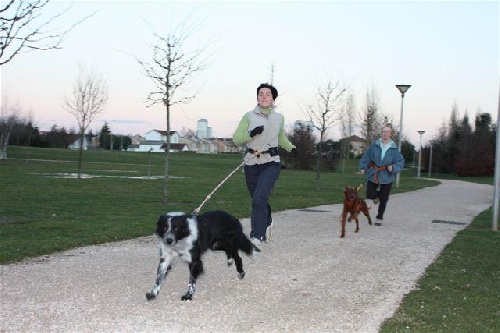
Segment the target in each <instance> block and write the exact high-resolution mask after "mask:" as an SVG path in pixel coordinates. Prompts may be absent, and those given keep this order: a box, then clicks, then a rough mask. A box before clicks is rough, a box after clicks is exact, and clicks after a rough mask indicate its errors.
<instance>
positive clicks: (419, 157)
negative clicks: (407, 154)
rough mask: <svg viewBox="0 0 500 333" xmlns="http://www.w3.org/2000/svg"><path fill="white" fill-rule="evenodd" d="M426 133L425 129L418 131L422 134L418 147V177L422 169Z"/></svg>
mask: <svg viewBox="0 0 500 333" xmlns="http://www.w3.org/2000/svg"><path fill="white" fill-rule="evenodd" d="M424 133H425V131H418V134H420V148H419V149H418V172H417V178H420V169H422V135H423V134H424Z"/></svg>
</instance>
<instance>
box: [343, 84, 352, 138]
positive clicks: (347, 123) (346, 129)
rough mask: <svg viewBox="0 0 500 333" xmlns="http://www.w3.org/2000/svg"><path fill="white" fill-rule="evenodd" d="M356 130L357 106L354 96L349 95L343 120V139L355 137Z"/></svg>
mask: <svg viewBox="0 0 500 333" xmlns="http://www.w3.org/2000/svg"><path fill="white" fill-rule="evenodd" d="M355 128H356V106H355V105H354V96H353V95H352V94H349V96H347V99H346V101H345V104H344V110H343V114H342V120H341V129H342V137H343V138H348V137H351V136H353V135H354V131H355Z"/></svg>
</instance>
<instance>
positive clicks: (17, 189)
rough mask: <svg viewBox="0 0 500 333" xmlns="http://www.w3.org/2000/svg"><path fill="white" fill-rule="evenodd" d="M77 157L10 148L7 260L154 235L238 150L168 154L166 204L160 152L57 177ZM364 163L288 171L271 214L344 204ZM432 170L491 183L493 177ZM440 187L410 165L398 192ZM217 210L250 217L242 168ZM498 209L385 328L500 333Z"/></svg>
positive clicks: (88, 157)
mask: <svg viewBox="0 0 500 333" xmlns="http://www.w3.org/2000/svg"><path fill="white" fill-rule="evenodd" d="M76 161H77V152H75V151H71V150H67V149H34V148H27V147H10V148H9V159H8V160H0V199H1V204H0V244H2V246H1V247H0V263H1V264H6V263H11V262H16V261H20V260H22V259H24V258H27V257H34V256H40V255H44V254H50V253H53V252H55V251H63V250H66V249H70V248H74V247H78V246H84V245H90V244H99V243H105V242H110V241H117V240H124V239H130V238H135V237H139V236H145V235H151V234H152V233H153V231H154V222H155V221H156V219H157V217H158V215H159V214H160V213H162V212H165V211H174V210H183V211H193V210H194V209H195V208H196V207H198V206H199V205H200V204H201V203H202V201H203V200H204V199H205V197H206V196H207V195H208V194H209V193H210V192H211V191H212V190H213V189H214V188H215V186H216V185H217V184H219V182H220V181H221V180H222V179H224V178H225V177H226V176H227V175H228V174H229V173H230V172H231V171H232V170H234V168H236V167H237V166H238V165H239V164H240V163H241V156H238V155H222V154H219V155H202V154H185V153H183V154H171V161H170V175H171V176H172V178H171V179H170V188H169V205H167V206H165V205H163V204H162V203H161V201H162V193H163V179H162V178H161V177H162V176H163V168H164V155H163V154H151V167H149V166H148V161H149V155H148V154H147V153H127V152H109V151H86V152H84V170H83V171H84V173H85V174H88V175H93V176H99V177H98V178H87V179H72V178H60V177H56V176H57V175H59V174H64V173H68V174H69V173H75V172H76V167H77V162H76ZM357 162H358V161H357V160H355V161H348V165H347V166H346V172H345V173H322V174H321V178H320V182H319V184H318V182H317V181H316V173H315V172H314V171H292V170H286V169H285V170H283V171H282V173H281V175H280V178H279V180H278V183H277V185H276V187H275V189H274V192H273V194H272V196H271V199H270V203H271V205H272V207H273V210H275V211H281V210H285V209H294V208H305V207H313V206H317V205H324V204H334V203H341V202H342V191H343V188H344V186H346V185H357V184H359V183H361V182H363V176H361V175H358V174H356V173H355V171H356V170H357ZM149 170H150V171H151V175H152V176H153V177H151V179H148V175H149V172H150V171H149ZM424 176H425V175H422V177H424ZM432 176H433V178H446V179H461V180H466V181H474V182H478V183H486V184H493V178H492V177H484V178H466V179H464V178H457V177H454V176H449V175H432ZM131 177H136V178H131ZM140 177H142V178H140ZM156 177H159V179H156ZM437 184H438V182H437V181H434V180H426V179H424V178H421V179H418V178H416V177H415V174H414V172H413V171H411V170H405V171H404V172H403V174H402V175H401V179H400V187H399V188H396V187H393V192H392V193H399V192H407V191H413V190H417V189H420V188H423V187H427V186H436V185H437ZM215 208H222V209H226V210H228V211H231V212H232V213H233V214H234V215H236V216H237V217H239V218H244V217H248V216H249V215H250V198H249V195H248V193H247V191H246V188H245V184H244V177H243V174H242V172H241V170H238V171H237V172H236V173H235V174H234V175H233V176H232V177H231V178H230V179H229V180H227V182H226V183H225V184H224V185H223V186H222V187H220V189H219V190H218V191H217V192H216V193H215V194H214V195H213V196H212V198H211V199H210V200H208V202H207V203H206V204H205V206H204V207H203V209H202V211H205V210H209V209H215ZM491 214H492V213H491V209H489V210H487V211H485V212H483V213H482V214H480V215H479V216H478V217H476V218H475V219H474V221H473V222H472V224H471V225H470V226H469V227H468V228H467V229H465V230H462V231H460V232H459V233H458V234H457V236H456V237H455V238H454V240H453V241H452V243H450V244H449V245H448V246H447V247H446V248H445V249H444V251H443V253H442V254H441V255H440V257H439V258H438V259H437V260H436V261H435V262H434V263H433V264H432V265H431V266H429V267H428V269H427V271H426V272H425V275H424V276H423V277H422V278H421V279H420V280H419V281H418V287H417V288H416V289H415V290H414V291H412V292H410V293H409V294H408V295H406V296H405V298H404V300H403V303H402V304H401V306H400V308H399V309H398V311H397V313H396V314H395V315H394V316H393V317H392V318H390V319H388V320H386V321H385V322H384V324H383V325H382V327H381V332H500V321H499V319H498V318H500V307H499V306H498V299H500V292H499V290H500V234H499V233H498V232H494V231H492V230H491V224H492V223H491V220H492V216H491ZM374 311H376V309H374Z"/></svg>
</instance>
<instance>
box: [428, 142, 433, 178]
mask: <svg viewBox="0 0 500 333" xmlns="http://www.w3.org/2000/svg"><path fill="white" fill-rule="evenodd" d="M431 170H432V140H431V153H430V154H429V176H428V177H429V178H431Z"/></svg>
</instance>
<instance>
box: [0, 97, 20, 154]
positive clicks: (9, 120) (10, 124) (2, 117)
mask: <svg viewBox="0 0 500 333" xmlns="http://www.w3.org/2000/svg"><path fill="white" fill-rule="evenodd" d="M20 114H21V107H20V106H19V105H17V104H16V105H10V104H9V103H8V102H7V98H4V100H3V101H2V105H1V106H0V160H3V159H6V158H7V147H8V145H9V139H10V135H11V133H12V129H13V128H14V126H15V125H16V124H18V123H19V121H20V118H19V117H20Z"/></svg>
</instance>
